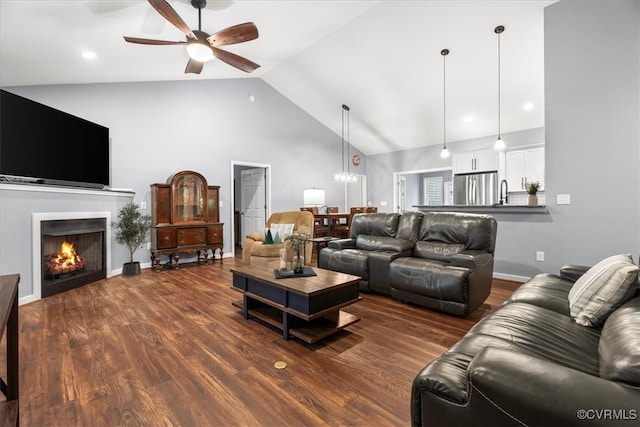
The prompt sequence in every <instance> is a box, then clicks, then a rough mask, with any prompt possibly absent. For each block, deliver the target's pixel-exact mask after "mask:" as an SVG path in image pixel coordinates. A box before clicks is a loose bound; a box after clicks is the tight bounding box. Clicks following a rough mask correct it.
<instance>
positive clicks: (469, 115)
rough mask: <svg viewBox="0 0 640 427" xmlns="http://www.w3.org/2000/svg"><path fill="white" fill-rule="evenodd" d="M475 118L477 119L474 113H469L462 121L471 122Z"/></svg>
mask: <svg viewBox="0 0 640 427" xmlns="http://www.w3.org/2000/svg"><path fill="white" fill-rule="evenodd" d="M474 120H475V117H473V114H467V115H466V116H464V117H463V118H462V121H463V122H465V123H471V122H472V121H474Z"/></svg>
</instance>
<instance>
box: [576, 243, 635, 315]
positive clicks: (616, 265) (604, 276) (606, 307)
mask: <svg viewBox="0 0 640 427" xmlns="http://www.w3.org/2000/svg"><path fill="white" fill-rule="evenodd" d="M638 270H640V269H639V268H638V266H637V265H635V264H634V263H633V260H632V259H631V255H614V256H611V257H608V258H605V259H603V260H602V261H600V262H599V263H597V264H596V265H594V266H593V267H591V268H590V269H589V270H587V272H586V273H585V274H583V275H582V276H581V277H580V278H579V279H578V280H576V282H575V283H574V285H573V286H572V287H571V290H570V291H569V308H570V312H571V317H572V318H573V319H574V321H575V322H576V323H578V324H579V325H583V326H590V327H597V326H600V325H602V324H603V323H604V321H605V320H607V317H609V315H610V314H611V313H612V312H613V311H614V310H615V309H616V308H618V307H619V306H620V305H622V304H624V303H625V302H626V301H627V300H628V299H629V298H631V297H632V296H633V294H634V292H635V290H636V286H637V281H638Z"/></svg>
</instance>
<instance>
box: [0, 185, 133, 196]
mask: <svg viewBox="0 0 640 427" xmlns="http://www.w3.org/2000/svg"><path fill="white" fill-rule="evenodd" d="M0 190H9V191H33V192H42V193H69V194H80V195H82V194H86V195H92V196H107V197H113V196H117V195H122V196H131V195H133V194H135V192H134V191H133V190H132V189H129V188H105V189H102V190H99V189H92V188H80V187H67V186H63V185H47V184H25V183H20V182H16V183H12V182H11V183H10V182H2V183H0Z"/></svg>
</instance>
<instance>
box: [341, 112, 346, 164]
mask: <svg viewBox="0 0 640 427" xmlns="http://www.w3.org/2000/svg"><path fill="white" fill-rule="evenodd" d="M344 111H345V110H344V105H343V106H342V151H341V154H342V163H341V166H342V173H343V174H344Z"/></svg>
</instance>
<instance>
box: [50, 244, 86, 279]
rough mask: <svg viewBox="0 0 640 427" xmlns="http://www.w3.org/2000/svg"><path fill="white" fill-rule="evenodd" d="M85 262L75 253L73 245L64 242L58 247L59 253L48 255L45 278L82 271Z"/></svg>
mask: <svg viewBox="0 0 640 427" xmlns="http://www.w3.org/2000/svg"><path fill="white" fill-rule="evenodd" d="M86 264H87V260H86V259H84V258H82V257H81V256H80V255H78V254H77V253H76V250H75V248H74V247H73V243H69V242H67V241H66V240H65V241H64V242H62V245H60V251H59V252H56V253H53V254H51V255H49V261H48V262H47V263H46V264H45V272H46V273H45V274H47V276H49V277H51V276H60V275H61V274H71V273H75V272H76V271H78V272H80V271H84V267H85V265H86Z"/></svg>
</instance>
